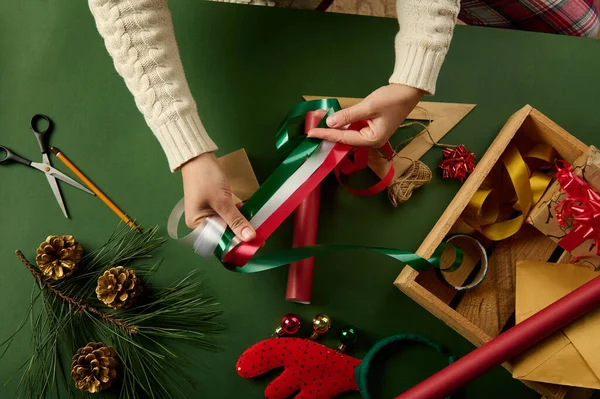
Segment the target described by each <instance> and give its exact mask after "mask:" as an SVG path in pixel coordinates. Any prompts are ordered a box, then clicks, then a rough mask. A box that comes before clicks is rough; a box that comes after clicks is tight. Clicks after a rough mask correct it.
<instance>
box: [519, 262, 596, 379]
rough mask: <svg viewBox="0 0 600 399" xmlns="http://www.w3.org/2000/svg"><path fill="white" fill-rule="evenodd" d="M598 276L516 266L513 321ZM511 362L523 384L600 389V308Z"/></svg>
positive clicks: (566, 267)
mask: <svg viewBox="0 0 600 399" xmlns="http://www.w3.org/2000/svg"><path fill="white" fill-rule="evenodd" d="M597 275H598V272H595V271H593V270H591V269H590V268H586V267H582V266H575V265H571V264H556V263H546V262H533V261H520V262H517V278H516V279H517V281H516V286H517V293H516V322H517V323H520V322H522V321H523V320H525V319H527V318H528V317H530V316H532V315H533V314H534V313H536V312H538V311H539V310H541V309H543V308H544V307H546V306H548V305H550V304H551V303H553V302H555V301H557V300H558V299H560V298H562V297H563V296H565V295H566V294H568V293H570V292H571V291H573V290H575V289H576V288H578V287H580V286H582V285H583V284H585V283H587V282H588V281H590V280H591V279H593V278H594V277H596V276H597ZM512 364H513V366H514V368H513V377H514V378H518V379H521V380H529V381H539V382H548V383H553V384H560V385H570V386H578V387H586V388H595V389H600V309H597V310H595V311H592V312H590V313H588V314H587V315H585V316H583V317H582V318H580V319H578V320H576V321H575V322H573V323H571V324H570V325H568V326H567V327H565V328H563V329H562V330H560V331H558V332H556V333H554V334H553V335H551V336H550V337H548V338H546V339H545V340H543V341H542V342H540V343H538V344H537V345H535V346H534V347H532V348H530V349H529V350H527V351H525V352H524V353H522V354H521V355H519V356H518V357H517V358H515V359H513V362H512Z"/></svg>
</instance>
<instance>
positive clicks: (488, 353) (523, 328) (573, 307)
mask: <svg viewBox="0 0 600 399" xmlns="http://www.w3.org/2000/svg"><path fill="white" fill-rule="evenodd" d="M599 304H600V277H596V278H595V279H593V280H592V281H590V282H588V283H586V284H584V285H582V286H581V287H579V288H578V289H576V290H575V291H573V292H571V293H570V294H568V295H565V296H564V297H563V298H561V299H559V300H558V301H556V302H554V303H553V304H551V305H549V306H547V307H546V308H544V309H542V310H541V311H539V312H538V313H536V314H535V315H533V316H531V317H530V318H528V319H526V320H525V321H523V322H522V323H519V324H517V325H516V326H514V327H513V328H511V329H509V330H508V331H506V332H504V333H502V334H500V335H498V336H497V337H496V338H494V339H492V340H491V341H489V342H488V343H486V344H484V345H482V346H480V347H479V348H477V349H475V350H474V351H473V352H471V353H469V354H468V355H466V356H464V357H463V358H461V359H459V360H457V361H456V362H454V363H452V364H451V365H450V366H448V367H446V368H444V369H442V370H441V371H439V372H438V373H436V374H434V375H432V376H431V377H429V378H427V379H426V380H424V381H423V382H421V383H419V384H417V385H415V386H414V387H413V388H411V389H409V390H407V391H406V392H404V393H403V394H401V395H399V396H397V397H396V399H438V398H439V399H442V398H445V397H446V396H448V395H450V394H452V393H453V392H455V391H457V390H458V389H460V388H461V387H463V386H465V385H466V384H468V383H469V382H471V381H473V380H474V379H476V378H477V377H479V376H481V375H483V374H485V373H487V372H488V371H490V370H491V369H492V368H494V367H496V366H500V365H501V364H502V363H504V362H506V361H508V360H510V359H512V358H513V357H515V356H516V355H518V354H520V353H521V352H523V351H524V350H525V349H527V348H529V347H531V346H533V345H534V344H536V343H538V342H539V341H541V340H542V339H544V338H546V337H548V336H549V335H550V334H552V333H554V332H555V331H557V330H560V329H561V328H563V327H565V326H566V325H568V324H569V323H570V322H572V321H573V320H575V319H577V318H579V317H581V316H583V315H584V314H586V313H588V312H589V311H591V310H593V309H594V308H596V307H598V305H599Z"/></svg>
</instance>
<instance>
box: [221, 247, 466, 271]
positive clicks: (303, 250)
mask: <svg viewBox="0 0 600 399" xmlns="http://www.w3.org/2000/svg"><path fill="white" fill-rule="evenodd" d="M353 249H367V250H370V251H374V252H378V253H380V254H383V255H385V256H388V257H390V258H392V259H395V260H397V261H400V262H403V263H406V264H407V265H409V266H410V267H412V268H413V269H415V270H416V271H418V272H422V271H425V270H427V269H432V268H437V269H440V270H443V271H453V270H456V269H458V268H459V267H460V265H461V263H462V260H463V252H462V250H461V249H460V248H458V247H455V246H454V245H452V244H450V243H447V242H443V243H441V244H440V246H439V247H438V248H437V249H436V250H435V252H434V253H433V256H432V257H431V258H429V259H428V260H426V259H424V258H422V257H420V256H419V255H417V254H415V253H413V252H410V251H404V250H401V249H393V248H379V247H368V246H364V245H350V244H321V245H312V246H307V247H298V248H292V249H288V250H285V251H281V252H275V253H272V254H268V255H263V256H259V257H255V258H252V259H250V261H249V262H248V263H246V264H245V265H244V266H243V267H234V268H233V270H235V271H236V272H238V273H245V274H249V273H258V272H264V271H267V270H271V269H275V268H277V267H281V266H286V265H289V264H290V263H293V262H297V261H299V260H302V259H307V258H313V257H315V256H321V255H326V254H328V253H331V252H336V251H347V250H353ZM446 249H452V250H453V251H454V262H453V263H452V264H451V265H450V266H449V267H447V268H445V269H442V267H441V257H442V254H443V253H444V251H445V250H446Z"/></svg>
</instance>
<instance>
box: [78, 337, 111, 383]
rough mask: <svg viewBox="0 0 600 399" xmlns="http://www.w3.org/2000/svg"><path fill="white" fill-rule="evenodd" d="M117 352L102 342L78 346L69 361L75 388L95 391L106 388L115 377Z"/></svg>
mask: <svg viewBox="0 0 600 399" xmlns="http://www.w3.org/2000/svg"><path fill="white" fill-rule="evenodd" d="M116 357H117V352H116V351H115V349H114V348H113V347H112V346H106V345H104V344H103V343H102V342H90V343H88V344H87V345H86V346H84V347H83V348H79V349H78V350H77V353H76V354H75V356H73V361H72V363H71V377H72V378H73V381H75V386H76V387H77V389H81V390H82V391H87V392H89V393H96V392H100V391H104V390H106V389H108V388H109V387H110V386H111V384H112V383H113V382H114V381H115V380H116V379H117V367H119V362H117V360H116Z"/></svg>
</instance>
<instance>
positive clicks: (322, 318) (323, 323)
mask: <svg viewBox="0 0 600 399" xmlns="http://www.w3.org/2000/svg"><path fill="white" fill-rule="evenodd" d="M312 326H313V331H314V332H315V333H317V334H319V335H321V334H325V333H326V332H327V331H329V328H330V327H331V319H330V318H329V316H327V315H325V314H318V315H316V316H315V318H314V319H313V321H312Z"/></svg>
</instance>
